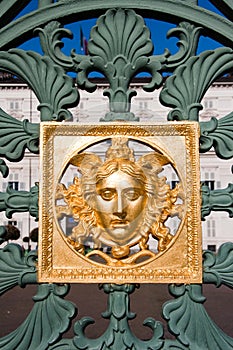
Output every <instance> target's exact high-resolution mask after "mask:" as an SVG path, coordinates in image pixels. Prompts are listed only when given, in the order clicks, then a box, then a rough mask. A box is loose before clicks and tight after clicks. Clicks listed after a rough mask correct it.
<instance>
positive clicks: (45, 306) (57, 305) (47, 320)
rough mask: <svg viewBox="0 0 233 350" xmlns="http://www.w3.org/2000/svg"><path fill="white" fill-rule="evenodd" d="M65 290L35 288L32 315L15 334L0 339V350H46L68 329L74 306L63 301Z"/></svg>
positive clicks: (50, 286) (61, 288)
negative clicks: (36, 289) (36, 290)
mask: <svg viewBox="0 0 233 350" xmlns="http://www.w3.org/2000/svg"><path fill="white" fill-rule="evenodd" d="M68 290H69V287H68V286H67V285H60V286H59V285H55V284H41V285H38V292H37V294H36V296H34V297H33V300H34V302H35V305H34V307H33V309H32V311H31V312H30V314H29V315H28V317H27V318H26V319H25V320H24V322H23V323H22V324H21V325H20V326H19V327H18V328H17V329H16V330H15V331H13V332H12V333H10V334H8V335H6V336H5V337H3V338H1V339H0V348H1V349H2V350H9V349H27V350H35V349H38V350H39V349H40V350H46V349H48V346H49V345H50V344H53V343H55V342H56V341H57V340H58V339H59V338H60V335H61V334H62V333H64V332H65V331H66V330H67V329H68V327H69V324H70V319H71V318H72V317H73V316H74V314H75V306H74V304H73V303H71V302H70V301H67V300H64V299H63V298H64V296H65V295H66V294H67V292H68ZM45 324H46V327H44V325H45Z"/></svg>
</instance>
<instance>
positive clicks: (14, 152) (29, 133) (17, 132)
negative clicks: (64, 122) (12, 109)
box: [0, 108, 40, 162]
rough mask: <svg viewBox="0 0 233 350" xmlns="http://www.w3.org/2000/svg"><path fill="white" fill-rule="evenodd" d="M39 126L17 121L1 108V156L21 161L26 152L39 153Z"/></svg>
mask: <svg viewBox="0 0 233 350" xmlns="http://www.w3.org/2000/svg"><path fill="white" fill-rule="evenodd" d="M39 129H40V125H39V124H33V123H30V122H29V121H28V120H23V121H22V122H21V121H20V120H17V119H15V118H13V117H11V116H10V115H8V114H7V113H5V112H4V111H3V110H2V109H1V108H0V156H2V157H5V158H6V159H8V160H10V161H15V162H16V161H20V160H22V159H23V157H24V151H25V149H26V148H28V150H29V151H31V152H33V153H36V154H38V153H39Z"/></svg>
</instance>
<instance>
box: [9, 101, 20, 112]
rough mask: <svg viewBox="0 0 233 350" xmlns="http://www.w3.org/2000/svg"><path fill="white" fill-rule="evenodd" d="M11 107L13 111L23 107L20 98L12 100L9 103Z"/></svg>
mask: <svg viewBox="0 0 233 350" xmlns="http://www.w3.org/2000/svg"><path fill="white" fill-rule="evenodd" d="M9 108H10V110H11V111H19V110H21V109H22V107H21V102H20V100H12V101H10V103H9Z"/></svg>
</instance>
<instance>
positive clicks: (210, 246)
mask: <svg viewBox="0 0 233 350" xmlns="http://www.w3.org/2000/svg"><path fill="white" fill-rule="evenodd" d="M207 249H208V250H211V251H212V252H216V245H215V244H209V245H208V246H207Z"/></svg>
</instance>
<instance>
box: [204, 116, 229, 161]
mask: <svg viewBox="0 0 233 350" xmlns="http://www.w3.org/2000/svg"><path fill="white" fill-rule="evenodd" d="M200 128H201V136H200V152H203V153H204V152H208V151H209V150H210V149H211V147H214V149H215V152H216V154H217V156H218V157H219V158H222V159H230V158H232V157H233V112H231V113H230V114H228V115H226V116H225V117H222V118H220V119H217V118H215V117H212V118H211V120H210V121H208V122H200Z"/></svg>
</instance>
